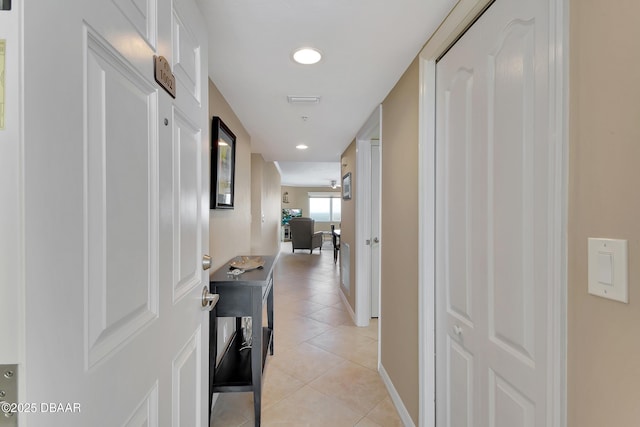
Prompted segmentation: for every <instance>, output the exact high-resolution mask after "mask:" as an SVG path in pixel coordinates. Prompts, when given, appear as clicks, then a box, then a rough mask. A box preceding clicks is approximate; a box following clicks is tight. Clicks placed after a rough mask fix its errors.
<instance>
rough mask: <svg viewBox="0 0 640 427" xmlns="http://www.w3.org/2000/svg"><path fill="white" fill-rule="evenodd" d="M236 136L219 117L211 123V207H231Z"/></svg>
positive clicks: (232, 203) (214, 118)
mask: <svg viewBox="0 0 640 427" xmlns="http://www.w3.org/2000/svg"><path fill="white" fill-rule="evenodd" d="M235 173H236V136H235V135H234V134H233V132H231V129H229V127H228V126H227V125H225V124H224V122H223V121H222V119H220V117H216V116H214V117H213V120H212V125H211V198H210V203H209V204H210V208H211V209H233V207H234V184H235Z"/></svg>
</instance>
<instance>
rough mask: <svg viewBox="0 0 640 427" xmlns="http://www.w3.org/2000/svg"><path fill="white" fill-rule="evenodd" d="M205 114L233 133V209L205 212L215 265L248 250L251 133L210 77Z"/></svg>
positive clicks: (249, 231) (249, 239)
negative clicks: (234, 144)
mask: <svg viewBox="0 0 640 427" xmlns="http://www.w3.org/2000/svg"><path fill="white" fill-rule="evenodd" d="M209 115H210V116H212V117H213V116H218V117H220V118H221V119H222V121H223V122H224V123H225V124H226V125H227V126H228V127H229V129H231V132H233V133H234V135H235V136H236V175H235V193H234V194H235V196H234V198H235V200H234V209H212V210H211V211H210V215H209V224H210V225H209V227H210V229H209V247H210V248H211V254H210V255H211V257H212V258H213V268H218V267H220V266H222V265H224V264H225V263H226V262H227V261H229V260H230V259H231V258H233V257H234V256H237V255H242V254H249V253H250V252H251V137H250V136H249V134H248V133H247V131H246V130H245V128H244V127H243V126H242V123H240V120H239V119H238V117H236V115H235V113H234V112H233V110H232V109H231V107H230V106H229V104H228V103H227V101H226V100H225V99H224V97H223V96H222V94H221V93H220V91H219V90H218V88H217V87H216V86H215V84H213V82H212V81H211V80H209Z"/></svg>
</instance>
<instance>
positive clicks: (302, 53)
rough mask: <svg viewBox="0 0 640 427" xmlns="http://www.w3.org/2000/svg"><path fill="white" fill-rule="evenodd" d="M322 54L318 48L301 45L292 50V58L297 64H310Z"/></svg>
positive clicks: (317, 60)
mask: <svg viewBox="0 0 640 427" xmlns="http://www.w3.org/2000/svg"><path fill="white" fill-rule="evenodd" d="M321 59H322V54H321V53H320V51H319V50H317V49H314V48H312V47H302V48H300V49H297V50H296V51H295V52H293V60H294V61H296V62H297V63H298V64H303V65H311V64H315V63H316V62H319V61H320V60H321Z"/></svg>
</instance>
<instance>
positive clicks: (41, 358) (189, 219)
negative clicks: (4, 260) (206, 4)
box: [21, 0, 209, 427]
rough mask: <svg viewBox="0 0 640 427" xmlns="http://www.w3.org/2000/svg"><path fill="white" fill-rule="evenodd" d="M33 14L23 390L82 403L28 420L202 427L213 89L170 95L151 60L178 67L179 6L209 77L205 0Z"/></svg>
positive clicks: (116, 1) (200, 75) (118, 2)
mask: <svg viewBox="0 0 640 427" xmlns="http://www.w3.org/2000/svg"><path fill="white" fill-rule="evenodd" d="M24 7H25V13H24V21H25V28H28V29H29V30H28V31H26V32H25V35H24V39H25V43H24V52H25V55H24V64H25V67H24V69H25V73H24V74H25V80H24V82H25V83H24V87H25V116H24V117H25V129H26V130H27V131H26V132H25V171H26V174H25V183H26V185H25V218H26V220H25V224H26V225H25V228H26V235H25V236H26V237H25V243H26V253H25V259H27V260H28V263H27V265H26V271H27V272H28V277H27V279H26V291H25V299H26V300H27V301H29V304H28V305H27V307H26V319H27V320H26V322H27V324H26V332H25V346H26V348H27V353H26V365H25V373H26V375H25V376H26V381H25V388H24V396H25V399H26V401H30V402H62V403H67V402H70V403H79V404H80V406H81V411H80V412H79V413H78V412H76V413H59V414H53V415H52V414H47V413H34V414H21V416H23V417H24V418H25V419H26V421H27V422H28V424H29V425H47V426H52V427H58V426H65V427H67V426H69V427H74V426H78V427H79V426H98V425H109V426H121V425H127V426H128V425H131V426H143V425H146V426H157V425H160V424H162V425H165V424H167V423H172V424H173V425H182V426H189V427H199V426H205V425H207V416H208V411H207V406H206V402H207V398H208V393H207V386H208V384H207V381H202V380H201V378H207V369H208V368H207V360H208V339H205V337H208V334H209V331H208V312H204V311H202V307H201V303H200V298H201V294H202V287H203V286H205V285H207V284H208V272H206V271H204V270H203V269H202V257H203V255H204V253H205V252H206V251H207V250H208V247H209V243H208V237H209V228H208V224H209V223H208V218H209V210H208V206H209V202H208V193H209V189H208V186H209V180H208V179H207V178H206V175H207V174H208V171H209V168H208V153H209V142H208V140H207V134H208V132H207V129H208V126H209V125H208V123H209V119H208V111H207V108H208V105H207V103H206V102H201V100H204V99H207V95H206V90H207V87H208V86H207V84H206V81H205V82H204V83H203V82H200V81H196V80H194V81H193V82H192V85H191V86H192V89H193V90H186V89H185V88H184V86H183V84H182V83H179V84H178V85H177V96H176V98H175V99H174V98H172V97H171V96H170V95H169V94H167V93H166V92H165V91H164V90H163V89H162V88H161V87H160V86H159V85H158V84H157V83H156V82H155V80H154V65H153V64H154V63H153V56H154V55H159V56H164V57H165V58H167V60H168V61H169V63H170V64H171V67H172V69H173V70H176V68H178V67H177V62H176V61H177V58H179V57H180V55H179V54H178V53H175V52H173V50H172V49H173V47H174V46H177V44H175V43H174V40H175V38H176V37H177V34H174V32H173V24H172V23H173V16H174V8H176V10H178V12H175V14H179V15H180V17H181V28H180V31H181V34H186V33H188V34H189V35H190V36H189V38H188V40H189V44H188V45H189V49H191V51H192V52H197V55H194V54H192V55H191V56H189V55H182V56H181V57H184V58H187V59H189V58H191V59H190V61H191V62H190V66H191V78H192V79H198V80H199V79H206V76H207V73H206V70H205V68H204V67H205V64H206V63H207V61H206V42H207V40H206V29H205V27H204V23H203V22H202V19H201V16H200V13H199V12H198V9H197V6H196V5H195V3H194V2H193V0H113V1H99V0H83V1H82V2H75V3H74V7H68V8H61V7H60V5H59V4H57V3H55V2H38V4H35V3H33V2H27V3H25V4H24ZM52 35H55V36H52ZM156 46H157V48H156ZM201 55H204V57H201ZM196 57H197V60H196ZM43 61H44V62H46V63H47V67H46V76H45V75H44V73H43V70H44V68H43V67H42V63H43ZM196 67H197V68H196ZM182 68H184V67H182ZM195 88H197V90H198V91H199V92H198V93H197V94H196V93H195V92H194V90H195ZM196 95H197V99H196ZM161 420H162V421H161Z"/></svg>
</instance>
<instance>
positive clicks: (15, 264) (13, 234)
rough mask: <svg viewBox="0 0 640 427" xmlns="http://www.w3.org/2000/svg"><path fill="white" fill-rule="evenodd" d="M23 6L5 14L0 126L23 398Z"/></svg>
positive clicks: (1, 252) (7, 303)
mask: <svg viewBox="0 0 640 427" xmlns="http://www.w3.org/2000/svg"><path fill="white" fill-rule="evenodd" d="M22 14H23V5H22V2H15V1H14V2H13V3H12V6H11V10H9V11H2V12H0V39H2V40H5V41H6V49H7V50H6V57H5V81H4V83H5V99H4V101H5V120H4V122H5V127H4V129H3V130H0V200H2V202H3V207H2V211H3V212H2V216H1V217H0V235H1V236H2V238H1V239H0V295H2V297H0V334H1V335H2V337H3V338H2V346H0V364H17V365H18V377H17V378H18V391H19V396H18V401H19V402H24V401H25V393H24V384H25V383H24V379H25V375H24V354H25V345H24V339H23V338H24V328H25V322H24V313H25V302H24V290H25V257H24V248H25V246H24V196H23V194H24V130H23V126H24V124H23V120H22V115H23V113H22V108H23V78H22V71H23V67H22V60H23V52H22V51H23V44H22V43H23V36H22V31H23V17H22Z"/></svg>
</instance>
